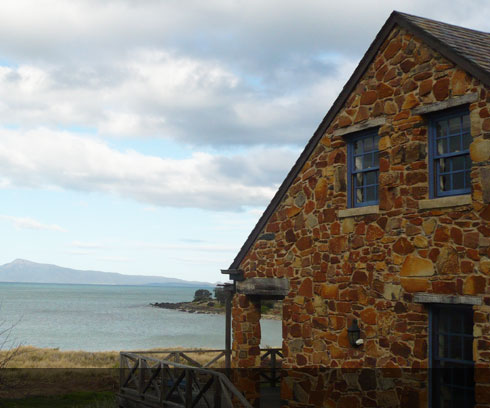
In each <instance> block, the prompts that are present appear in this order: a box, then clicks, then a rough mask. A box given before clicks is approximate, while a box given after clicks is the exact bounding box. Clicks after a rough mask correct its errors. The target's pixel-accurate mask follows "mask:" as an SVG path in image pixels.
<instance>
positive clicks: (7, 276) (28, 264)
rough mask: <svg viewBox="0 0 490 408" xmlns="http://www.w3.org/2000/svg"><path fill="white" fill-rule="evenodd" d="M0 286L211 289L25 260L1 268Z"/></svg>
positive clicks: (205, 284) (172, 280) (171, 280)
mask: <svg viewBox="0 0 490 408" xmlns="http://www.w3.org/2000/svg"><path fill="white" fill-rule="evenodd" d="M0 282H18V283H63V284H81V285H87V284H89V285H90V284H91V285H153V286H190V287H196V286H199V287H212V286H214V284H212V283H209V282H195V281H186V280H183V279H177V278H167V277H163V276H147V275H123V274H121V273H115V272H100V271H90V270H88V271H85V270H78V269H71V268H64V267H61V266H57V265H50V264H42V263H36V262H32V261H28V260H25V259H16V260H15V261H13V262H10V263H7V264H5V265H1V266H0Z"/></svg>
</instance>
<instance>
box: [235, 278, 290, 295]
mask: <svg viewBox="0 0 490 408" xmlns="http://www.w3.org/2000/svg"><path fill="white" fill-rule="evenodd" d="M236 289H237V293H241V294H244V295H248V296H274V297H285V296H286V295H287V294H288V293H289V280H288V279H286V278H249V279H246V280H244V281H243V282H237V284H236Z"/></svg>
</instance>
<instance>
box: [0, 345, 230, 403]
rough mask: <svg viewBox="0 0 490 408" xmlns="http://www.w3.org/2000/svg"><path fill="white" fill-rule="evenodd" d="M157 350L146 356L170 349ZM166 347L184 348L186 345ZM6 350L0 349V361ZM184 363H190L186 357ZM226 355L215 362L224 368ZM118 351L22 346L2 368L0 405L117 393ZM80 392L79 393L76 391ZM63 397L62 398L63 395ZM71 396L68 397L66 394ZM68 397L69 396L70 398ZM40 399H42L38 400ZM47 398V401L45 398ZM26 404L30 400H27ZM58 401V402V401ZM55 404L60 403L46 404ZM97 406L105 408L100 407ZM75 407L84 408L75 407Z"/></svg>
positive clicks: (206, 357)
mask: <svg viewBox="0 0 490 408" xmlns="http://www.w3.org/2000/svg"><path fill="white" fill-rule="evenodd" d="M160 350H162V349H155V350H151V351H156V352H154V353H149V354H147V355H149V356H151V357H154V358H159V359H162V358H165V357H166V356H167V355H168V352H165V351H161V352H159V351H160ZM165 350H168V351H170V350H172V351H178V350H184V349H183V348H174V349H165ZM3 353H5V352H2V351H0V360H1V358H2V355H3ZM144 353H145V352H144V351H142V352H141V353H140V354H144ZM189 356H190V357H191V358H192V359H194V360H195V361H197V362H199V363H201V364H204V363H206V362H208V361H210V360H211V359H212V358H213V357H214V356H216V353H213V352H199V349H195V352H194V353H189ZM181 362H182V363H183V364H187V363H186V362H185V361H184V360H182V361H181ZM223 366H224V358H222V359H221V360H220V361H219V362H217V363H216V364H214V365H213V367H223ZM118 368H119V352H116V351H102V352H88V351H60V350H58V349H42V348H36V347H31V346H27V347H22V348H21V349H20V350H19V353H18V354H17V355H16V356H15V358H13V359H12V360H11V361H10V362H9V365H8V368H7V369H4V370H0V407H2V408H3V407H4V404H3V402H4V401H5V400H7V399H9V401H11V402H9V403H10V404H11V405H8V406H18V407H24V406H41V405H36V404H34V405H12V404H14V402H12V401H14V400H15V399H17V400H16V402H15V403H16V404H21V403H23V401H32V398H41V397H42V398H48V399H47V400H46V401H54V400H52V399H51V400H50V399H49V398H55V399H56V398H57V399H56V401H59V404H65V405H59V406H60V407H64V406H73V405H66V404H68V402H66V401H64V400H63V398H64V397H63V396H65V395H72V394H73V393H83V392H87V391H91V392H95V393H101V392H110V393H114V392H116V391H117V390H118V388H119V370H118ZM73 395H78V394H73ZM80 395H82V394H80ZM60 396H61V397H60ZM67 398H68V397H67ZM68 400H69V398H68ZM39 401H41V400H39ZM43 401H44V400H43ZM26 403H27V402H26ZM57 403H58V402H57ZM47 406H55V407H57V406H58V405H49V404H48V405H47ZM95 407H96V408H105V406H104V407H102V406H101V407H98V406H95ZM76 408H85V407H84V406H76Z"/></svg>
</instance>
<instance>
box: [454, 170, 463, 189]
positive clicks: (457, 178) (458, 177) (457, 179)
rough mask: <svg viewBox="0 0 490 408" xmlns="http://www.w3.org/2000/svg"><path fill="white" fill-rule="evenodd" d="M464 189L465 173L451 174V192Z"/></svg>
mask: <svg viewBox="0 0 490 408" xmlns="http://www.w3.org/2000/svg"><path fill="white" fill-rule="evenodd" d="M464 187H465V172H461V173H454V174H453V190H463V189H464Z"/></svg>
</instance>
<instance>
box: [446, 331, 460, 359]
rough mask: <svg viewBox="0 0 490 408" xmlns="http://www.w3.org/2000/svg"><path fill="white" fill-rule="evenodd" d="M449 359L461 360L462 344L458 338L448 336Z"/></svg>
mask: <svg viewBox="0 0 490 408" xmlns="http://www.w3.org/2000/svg"><path fill="white" fill-rule="evenodd" d="M448 340H449V358H454V359H458V360H461V359H463V344H462V342H461V338H460V337H459V336H449V339H448Z"/></svg>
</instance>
